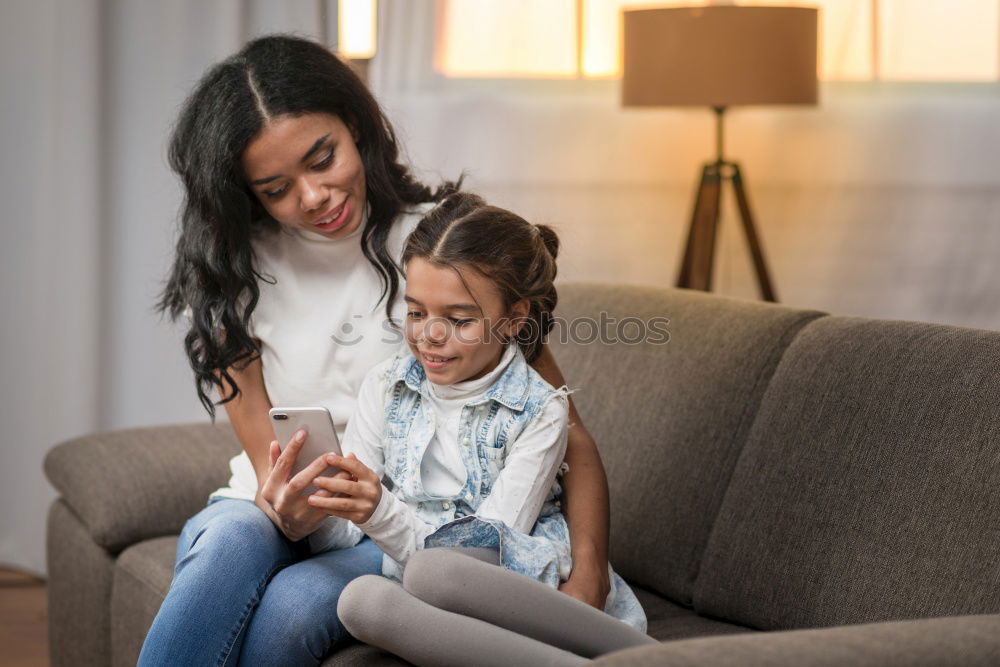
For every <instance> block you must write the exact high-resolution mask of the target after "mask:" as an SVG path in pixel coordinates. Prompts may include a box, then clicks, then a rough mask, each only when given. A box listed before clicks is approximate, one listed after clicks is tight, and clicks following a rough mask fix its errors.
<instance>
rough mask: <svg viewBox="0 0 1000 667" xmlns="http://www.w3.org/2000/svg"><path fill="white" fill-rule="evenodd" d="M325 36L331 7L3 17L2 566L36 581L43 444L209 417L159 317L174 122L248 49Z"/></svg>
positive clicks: (216, 1) (193, 2) (111, 8)
mask: <svg viewBox="0 0 1000 667" xmlns="http://www.w3.org/2000/svg"><path fill="white" fill-rule="evenodd" d="M335 28H336V2H335V0H286V1H284V2H273V1H270V0H213V1H212V2H204V1H203V0H170V1H169V2H162V1H157V0H5V1H4V2H3V3H0V67H2V75H0V76H2V79H0V90H2V91H3V92H2V93H0V197H2V201H3V202H5V204H6V213H5V216H4V221H3V226H2V229H3V241H2V243H0V252H2V261H0V271H2V278H3V279H2V281H0V295H2V296H0V298H2V301H0V303H2V307H3V339H2V350H0V358H2V362H0V383H2V390H0V424H2V429H3V430H2V433H3V435H2V438H3V447H2V461H0V567H4V566H8V567H10V566H12V567H17V568H23V569H25V570H29V571H33V572H38V573H43V572H44V570H45V555H44V532H45V516H46V512H47V509H48V506H49V504H50V503H51V501H52V500H53V498H54V496H55V493H54V491H53V490H52V489H51V487H50V486H49V484H48V482H47V481H46V480H45V479H44V476H43V473H42V460H43V458H44V456H45V453H46V452H47V451H48V449H49V448H50V447H51V446H52V445H54V444H55V443H57V442H60V441H62V440H64V439H67V438H71V437H75V436H78V435H83V434H85V433H90V432H94V431H98V430H107V429H115V428H122V427H129V426H139V425H149V424H157V423H169V422H187V421H203V420H205V419H206V415H205V413H204V411H203V410H202V409H201V407H200V405H199V404H198V403H197V400H196V398H195V393H194V389H193V383H192V375H191V371H190V369H189V367H188V365H187V361H186V359H185V357H184V355H183V350H182V348H181V340H180V332H179V331H178V330H177V329H176V328H174V327H171V326H168V325H167V324H166V323H165V322H162V321H161V320H160V319H159V317H158V316H157V315H156V314H155V313H154V310H153V305H154V302H155V300H156V296H157V293H158V292H159V290H160V288H161V285H162V280H163V278H164V276H165V274H166V271H167V268H168V264H169V261H170V257H171V254H172V245H173V239H174V229H175V225H174V221H175V219H176V213H177V209H178V205H179V202H180V191H179V187H178V184H177V182H176V179H175V178H174V176H173V175H172V173H171V172H170V171H169V169H168V167H167V163H166V157H165V156H166V142H167V136H168V134H169V129H170V124H171V123H172V121H173V120H174V118H175V116H176V114H177V111H178V109H179V107H180V104H181V102H182V100H183V99H184V97H185V95H186V94H187V93H188V92H189V91H190V89H191V87H192V86H193V85H194V83H195V82H196V81H197V79H198V77H199V76H200V75H201V74H202V73H203V72H204V70H205V69H206V68H207V67H208V66H209V65H210V64H211V63H213V62H216V61H218V60H219V59H221V58H224V57H225V56H227V55H228V54H230V53H232V52H233V51H235V50H237V49H238V48H239V47H240V45H241V44H242V43H243V42H244V41H245V40H246V39H247V38H249V37H252V36H254V35H257V34H261V33H266V32H276V31H290V32H297V33H299V34H303V35H307V36H310V37H314V38H317V39H323V40H327V42H328V43H332V40H333V39H334V38H335V37H336V29H335ZM93 483H94V485H95V486H99V485H100V484H101V483H102V480H100V479H95V480H93ZM128 500H129V499H128V498H122V502H128Z"/></svg>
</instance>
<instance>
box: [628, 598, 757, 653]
mask: <svg viewBox="0 0 1000 667" xmlns="http://www.w3.org/2000/svg"><path fill="white" fill-rule="evenodd" d="M632 590H634V591H635V595H636V597H637V598H639V603H640V604H642V608H643V610H644V611H645V612H646V620H647V621H648V622H649V628H648V629H647V630H646V633H647V634H648V635H649V636H650V637H653V638H654V639H659V640H660V641H661V642H666V641H673V640H675V639H689V638H692V637H712V636H716V635H732V634H737V633H740V632H755V631H754V630H753V629H751V628H747V627H744V626H742V625H733V624H732V623H726V622H724V621H717V620H714V619H711V618H706V617H704V616H700V615H698V614H697V613H696V612H695V611H694V610H692V609H688V608H687V607H682V606H680V605H678V604H674V603H673V602H670V601H669V600H667V599H666V598H663V597H661V596H659V595H657V594H656V593H653V592H652V591H648V590H646V589H644V588H637V587H633V589H632Z"/></svg>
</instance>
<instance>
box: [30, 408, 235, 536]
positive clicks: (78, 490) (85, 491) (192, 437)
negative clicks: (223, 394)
mask: <svg viewBox="0 0 1000 667" xmlns="http://www.w3.org/2000/svg"><path fill="white" fill-rule="evenodd" d="M239 451H240V444H239V441H238V440H237V439H236V435H235V434H234V433H233V429H232V427H231V426H230V425H229V424H224V423H220V424H215V425H212V424H186V425H174V426H153V427H146V428H135V429H128V430H121V431H113V432H111V433H96V434H92V435H87V436H84V437H81V438H75V439H73V440H70V441H68V442H64V443H62V444H60V445H57V446H56V447H53V448H52V450H51V451H50V452H49V453H48V455H47V456H46V457H45V474H46V475H47V476H48V478H49V481H51V482H52V486H54V487H55V488H56V489H57V490H58V491H59V493H60V494H61V495H62V497H63V500H64V501H65V502H66V504H67V505H69V507H70V508H71V509H72V510H73V512H75V513H76V515H77V516H79V517H80V520H81V521H82V522H83V524H84V525H85V526H86V527H87V530H88V532H89V533H90V535H91V537H92V538H93V539H94V541H95V542H97V544H99V545H100V546H102V547H104V548H105V549H107V550H108V551H109V552H111V553H113V554H114V553H118V552H119V551H121V550H122V549H123V548H125V547H126V546H128V545H130V544H134V543H136V542H140V541H142V540H145V539H149V538H151V537H159V536H162V535H171V534H174V533H178V532H180V529H181V527H182V526H183V525H184V522H185V521H187V520H188V519H189V518H190V517H191V516H193V515H194V514H195V513H197V512H198V511H199V510H201V508H203V507H204V506H205V503H206V502H207V500H208V494H210V493H211V492H212V491H214V490H215V489H217V488H219V487H220V486H223V485H225V483H226V480H227V479H228V477H229V468H228V465H227V462H228V461H229V459H230V457H232V456H233V454H236V453H237V452H239Z"/></svg>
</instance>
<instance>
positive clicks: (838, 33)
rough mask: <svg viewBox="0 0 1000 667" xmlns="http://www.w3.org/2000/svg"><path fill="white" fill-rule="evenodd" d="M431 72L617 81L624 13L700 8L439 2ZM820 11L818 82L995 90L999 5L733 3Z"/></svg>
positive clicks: (569, 0)
mask: <svg viewBox="0 0 1000 667" xmlns="http://www.w3.org/2000/svg"><path fill="white" fill-rule="evenodd" d="M440 4H441V8H442V14H441V21H440V22H439V34H438V35H437V67H438V70H439V71H440V72H442V73H443V74H444V75H445V76H450V77H484V76H485V77H517V78H524V77H548V78H587V79H591V78H611V77H616V76H619V75H620V72H621V64H620V55H619V51H620V41H621V10H622V8H623V7H627V8H638V7H642V6H663V5H666V4H669V5H672V6H676V5H706V4H711V3H708V2H705V1H704V0H701V1H699V0H680V1H677V0H674V1H665V0H659V1H656V0H441V3H440ZM735 4H738V5H772V6H773V5H786V6H813V7H819V10H820V54H819V61H820V68H819V69H820V71H819V74H820V78H822V79H824V80H832V81H838V80H840V81H866V80H886V81H997V80H998V79H1000V49H998V42H1000V0H771V1H767V0H737V1H736V3H735Z"/></svg>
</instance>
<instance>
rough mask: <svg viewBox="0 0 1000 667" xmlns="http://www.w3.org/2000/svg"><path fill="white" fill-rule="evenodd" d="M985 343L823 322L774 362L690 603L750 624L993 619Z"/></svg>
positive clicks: (988, 341)
mask: <svg viewBox="0 0 1000 667" xmlns="http://www.w3.org/2000/svg"><path fill="white" fill-rule="evenodd" d="M998 489H1000V333H996V332H989V331H978V330H972V329H960V328H956V327H947V326H938V325H931V324H917V323H909V322H888V321H873V320H865V319H860V318H846V317H828V318H823V319H821V320H818V321H815V322H813V323H811V324H810V325H808V326H807V327H806V328H805V329H803V330H802V331H801V332H800V333H799V335H798V336H797V337H796V339H795V340H794V341H793V343H792V345H791V346H790V347H789V348H788V350H787V351H786V352H785V355H784V358H783V359H782V361H781V363H780V364H779V366H778V369H777V371H776V372H775V374H774V377H773V379H772V380H771V385H770V387H769V388H768V391H767V392H766V394H765V395H764V399H763V401H762V403H761V406H760V411H759V414H758V417H757V420H756V422H755V424H754V426H753V429H752V431H751V434H750V437H749V440H748V442H747V445H746V447H745V448H744V450H743V454H742V456H741V457H740V460H739V463H738V464H737V466H736V470H735V472H734V474H733V478H732V482H731V484H730V488H729V491H728V493H727V494H726V497H725V500H724V502H723V504H722V508H721V510H720V512H719V518H718V520H717V521H716V524H715V528H714V530H713V532H712V537H711V540H710V542H709V546H708V549H707V550H706V553H705V559H704V562H703V564H702V568H701V574H700V575H699V577H698V582H697V587H696V592H695V608H696V609H698V610H699V611H700V612H702V613H707V614H710V615H712V616H719V617H723V618H726V619H729V620H731V621H732V622H735V623H742V624H746V625H749V626H752V627H757V628H761V629H779V628H805V627H815V626H830V625H841V624H851V623H865V622H870V621H881V620H892V619H909V618H918V617H924V616H950V615H962V614H982V613H995V612H998V611H1000V586H998V585H997V582H998V581H1000V492H998Z"/></svg>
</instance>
